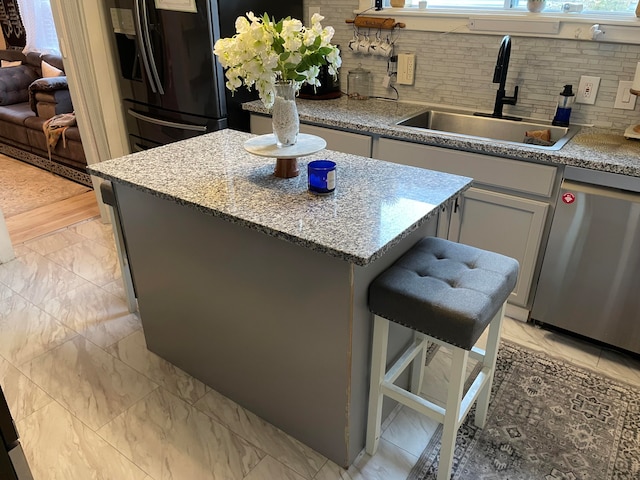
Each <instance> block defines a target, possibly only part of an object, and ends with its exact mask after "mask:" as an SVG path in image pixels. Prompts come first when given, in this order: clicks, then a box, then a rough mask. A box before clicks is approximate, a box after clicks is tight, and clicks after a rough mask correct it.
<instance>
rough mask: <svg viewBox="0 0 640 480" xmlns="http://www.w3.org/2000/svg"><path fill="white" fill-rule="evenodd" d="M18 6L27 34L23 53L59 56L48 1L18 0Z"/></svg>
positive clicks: (54, 27) (56, 37)
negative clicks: (33, 52)
mask: <svg viewBox="0 0 640 480" xmlns="http://www.w3.org/2000/svg"><path fill="white" fill-rule="evenodd" d="M18 6H19V7H20V17H21V18H22V23H23V25H24V29H25V31H26V32H27V45H26V46H25V47H24V50H23V51H24V52H25V53H26V52H30V51H37V52H42V53H55V54H60V46H59V44H58V36H57V34H56V26H55V25H54V23H53V15H52V13H51V4H50V3H49V0H18Z"/></svg>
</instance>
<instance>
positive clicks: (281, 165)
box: [244, 133, 327, 178]
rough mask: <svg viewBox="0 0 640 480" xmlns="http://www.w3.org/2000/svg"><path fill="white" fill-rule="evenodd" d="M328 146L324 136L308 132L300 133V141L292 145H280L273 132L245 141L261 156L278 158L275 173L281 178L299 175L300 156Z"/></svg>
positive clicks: (248, 148) (250, 151)
mask: <svg viewBox="0 0 640 480" xmlns="http://www.w3.org/2000/svg"><path fill="white" fill-rule="evenodd" d="M326 146H327V142H326V141H325V140H324V138H321V137H317V136H316V135H309V134H307V133H300V134H298V141H297V142H296V144H295V145H291V146H290V147H278V145H277V144H276V136H275V135H274V134H273V133H269V134H267V135H260V136H258V137H253V138H250V139H249V140H247V141H246V142H244V149H245V150H246V151H247V152H249V153H252V154H254V155H258V156H260V157H271V158H275V159H276V168H275V170H274V171H273V174H274V175H275V176H276V177H279V178H292V177H297V176H298V175H299V173H300V172H299V170H298V157H304V156H306V155H311V154H313V153H316V152H319V151H320V150H322V149H323V148H325V147H326Z"/></svg>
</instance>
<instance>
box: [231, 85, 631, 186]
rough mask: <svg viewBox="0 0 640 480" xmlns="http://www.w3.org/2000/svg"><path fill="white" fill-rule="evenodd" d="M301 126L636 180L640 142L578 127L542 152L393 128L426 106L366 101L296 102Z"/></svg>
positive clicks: (255, 108) (252, 106)
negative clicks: (558, 144)
mask: <svg viewBox="0 0 640 480" xmlns="http://www.w3.org/2000/svg"><path fill="white" fill-rule="evenodd" d="M297 103H298V112H299V114H300V120H301V121H303V122H308V123H313V124H316V125H321V126H322V125H324V126H327V127H332V128H338V129H344V130H349V131H355V132H362V133H367V134H371V135H374V136H381V137H388V138H396V139H399V140H407V141H411V142H417V143H424V144H428V145H434V146H439V147H445V148H453V149H458V150H465V151H470V152H477V153H484V154H488V155H495V156H501V157H509V158H516V159H521V160H529V161H539V162H544V163H550V164H557V165H572V166H575V167H583V168H590V169H593V170H600V171H605V172H611V173H618V174H622V175H631V176H634V177H640V140H628V139H625V138H624V136H623V133H624V132H622V131H613V130H608V129H602V128H594V127H583V128H582V129H581V131H580V132H579V133H578V134H577V135H576V136H575V137H573V138H572V139H571V140H570V141H569V142H568V143H567V144H566V145H565V146H564V147H563V148H562V149H560V150H558V151H552V150H543V149H539V148H534V147H530V146H526V145H522V146H520V145H509V144H504V143H499V142H494V141H491V140H483V139H478V138H472V137H464V136H460V135H455V134H448V133H441V132H436V131H418V130H416V129H413V128H410V127H404V126H398V125H396V123H397V122H398V121H400V120H402V119H405V118H407V117H409V116H412V115H414V114H416V113H418V112H420V111H422V110H425V109H426V108H427V106H426V105H420V104H412V103H403V102H395V101H389V100H378V99H369V100H365V101H357V100H350V99H348V98H347V97H345V96H343V97H341V98H339V99H334V100H303V99H298V101H297ZM243 108H244V109H245V110H248V111H251V112H255V113H263V114H266V113H268V110H267V109H265V108H264V106H263V105H262V103H261V102H260V101H254V102H250V103H246V104H244V105H243Z"/></svg>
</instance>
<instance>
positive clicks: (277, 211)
mask: <svg viewBox="0 0 640 480" xmlns="http://www.w3.org/2000/svg"><path fill="white" fill-rule="evenodd" d="M251 137H253V135H250V134H248V133H244V132H238V131H235V130H222V131H219V132H214V133H210V134H207V135H202V136H198V137H194V138H191V139H189V140H184V141H181V142H176V143H172V144H169V145H164V146H161V147H157V148H154V149H152V150H147V151H144V152H138V153H134V154H131V155H126V156H124V157H121V158H118V159H114V160H108V161H105V162H101V163H98V164H93V165H90V166H89V168H88V171H89V173H91V174H93V175H96V176H98V177H101V178H104V179H107V180H110V181H113V182H115V183H116V184H124V185H128V186H131V187H133V188H136V189H138V190H141V191H145V192H148V193H150V194H152V195H155V196H158V197H161V198H165V199H168V200H171V201H173V202H176V203H178V204H181V205H185V206H189V207H191V208H194V209H196V210H198V211H200V212H203V213H205V214H208V215H213V216H218V217H222V218H224V219H226V220H228V221H230V222H233V223H237V224H241V225H243V226H246V227H247V228H252V229H255V230H258V231H262V232H264V233H266V234H268V235H271V236H275V237H278V238H282V239H284V240H287V241H290V242H292V243H295V244H298V245H302V246H304V247H306V248H309V249H312V250H315V251H319V252H322V253H326V254H329V255H333V256H336V257H339V258H343V259H345V260H347V261H350V262H352V263H354V264H356V265H367V264H368V263H370V262H371V261H373V260H375V259H377V258H379V257H380V256H381V255H383V254H384V253H385V252H386V251H387V250H388V249H389V248H391V247H392V246H393V245H395V244H396V243H398V242H399V241H400V240H401V239H402V238H404V237H405V236H407V235H408V234H409V233H411V232H412V231H413V230H415V229H416V228H418V227H419V226H420V225H422V224H423V223H424V222H426V221H428V220H429V219H430V218H431V217H433V216H434V215H437V213H438V208H439V207H440V206H441V205H443V204H446V203H447V202H449V201H450V200H451V199H452V198H453V197H455V196H457V194H459V193H460V192H462V191H464V190H466V189H467V188H468V187H469V186H470V184H471V181H472V179H470V178H467V177H460V176H456V175H449V174H446V173H440V172H435V171H431V170H424V169H421V168H415V167H409V166H403V165H399V164H395V163H390V162H383V161H380V160H374V159H370V158H365V157H360V156H356V155H349V154H345V153H338V152H334V151H330V150H321V151H320V152H318V153H316V154H314V155H310V156H307V157H303V158H300V159H299V160H298V165H299V169H300V175H299V176H298V177H294V178H290V179H282V178H277V177H274V176H273V169H274V165H275V159H272V158H265V157H258V156H255V155H251V154H249V153H248V152H246V151H245V150H244V148H243V144H244V142H245V141H246V140H248V139H249V138H251ZM320 158H326V159H331V160H333V161H335V162H336V164H337V167H336V172H337V181H336V184H337V187H336V191H335V192H334V193H333V194H331V195H328V196H316V195H313V194H311V193H309V191H308V190H307V173H306V166H307V163H308V162H309V161H311V160H315V159H320Z"/></svg>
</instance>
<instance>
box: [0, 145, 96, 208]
mask: <svg viewBox="0 0 640 480" xmlns="http://www.w3.org/2000/svg"><path fill="white" fill-rule="evenodd" d="M89 190H90V189H89V188H87V187H86V186H84V185H80V184H78V183H75V182H72V181H70V180H67V179H66V178H62V177H60V176H58V175H55V174H53V173H50V172H47V171H45V170H42V169H41V168H38V167H34V166H33V165H29V164H27V163H24V162H21V161H19V160H14V159H13V158H10V157H7V156H6V155H2V154H0V209H1V210H2V212H3V213H4V217H5V218H9V217H12V216H14V215H17V214H19V213H24V212H28V211H29V210H33V209H34V208H38V207H42V206H43V205H50V204H52V203H55V202H58V201H60V200H65V199H67V198H71V197H73V196H75V195H80V194H81V193H85V192H88V191H89Z"/></svg>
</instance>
